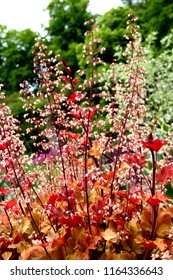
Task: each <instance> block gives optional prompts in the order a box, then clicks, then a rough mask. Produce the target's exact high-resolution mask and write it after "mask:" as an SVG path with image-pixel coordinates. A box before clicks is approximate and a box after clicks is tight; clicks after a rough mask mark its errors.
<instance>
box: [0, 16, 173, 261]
mask: <svg viewBox="0 0 173 280" xmlns="http://www.w3.org/2000/svg"><path fill="white" fill-rule="evenodd" d="M134 21H135V18H130V19H129V21H128V26H129V28H128V29H129V30H130V32H129V35H128V38H129V43H128V45H127V49H126V52H125V56H126V58H127V61H126V64H125V65H124V66H123V69H124V72H123V79H119V80H118V82H117V75H118V71H117V72H114V73H113V75H112V80H111V81H112V86H111V88H110V86H109V85H108V83H107V82H105V83H103V80H102V79H101V77H102V76H103V75H104V73H102V72H99V73H98V72H95V66H96V65H97V64H100V63H102V61H101V60H100V58H99V56H98V51H101V52H102V49H101V48H99V47H98V41H99V40H98V39H97V38H95V37H94V36H95V35H94V34H95V30H96V25H95V24H94V23H93V20H90V21H89V22H88V23H87V24H89V26H90V28H89V31H88V32H87V33H86V36H88V37H89V38H90V41H89V43H88V45H87V46H86V49H85V52H84V55H85V57H86V60H87V62H88V63H89V64H91V68H90V69H91V72H90V75H89V77H88V78H87V77H86V76H85V78H84V79H83V80H82V79H81V77H82V76H83V75H84V74H85V71H83V70H79V71H78V72H77V74H78V75H79V76H78V78H77V77H75V78H74V76H73V73H72V71H71V69H70V67H69V66H68V64H67V62H66V61H65V60H64V59H63V58H60V57H59V56H56V57H54V56H53V54H52V52H50V51H49V50H48V49H47V47H46V46H45V45H44V41H43V40H38V41H37V42H36V44H35V52H34V54H35V58H34V65H35V69H34V71H35V73H36V75H37V83H38V84H39V91H38V92H37V93H34V92H32V91H31V90H30V87H29V84H28V83H27V82H24V83H23V84H22V90H21V99H22V101H23V102H24V109H25V110H26V114H25V117H26V119H27V121H28V122H29V124H30V128H29V129H28V133H31V134H32V137H33V138H34V140H35V146H36V148H37V150H36V153H35V154H34V155H32V156H31V157H29V156H26V155H25V147H24V145H23V142H22V141H21V140H20V134H19V131H18V126H17V121H16V120H15V118H13V117H12V116H11V112H10V110H9V108H8V107H7V106H6V105H5V104H4V103H2V104H1V105H0V106H1V107H0V158H1V163H0V172H1V180H2V182H5V185H6V188H4V187H1V188H0V192H1V194H2V196H3V200H2V201H1V202H0V207H1V208H0V218H1V224H0V233H1V237H0V256H1V259H10V260H11V259H20V260H36V259H37V260H44V259H51V260H53V259H55V260H56V259H68V260H76V259H77V260H90V259H99V260H117V259H118V260H122V259H123V260H129V259H132V260H134V259H137V260H140V259H143V260H146V259H156V260H158V259H159V260H160V259H173V224H172V218H173V211H172V210H173V206H172V202H173V198H172V197H168V196H167V195H166V194H165V192H166V187H167V186H168V185H169V186H170V187H171V189H172V178H173V165H172V161H171V159H170V150H171V140H170V139H169V140H168V139H159V138H155V137H153V134H152V133H151V132H150V129H149V126H148V123H147V122H146V120H145V115H146V111H147V108H146V104H145V94H146V90H145V69H144V63H145V62H144V59H143V50H142V48H141V44H140V38H139V35H138V28H137V26H136V25H135V24H134ZM117 70H118V69H117ZM114 79H115V82H114ZM1 98H3V94H2V93H1ZM43 99H44V100H45V99H46V100H47V102H46V104H44V106H41V107H40V106H38V104H39V103H40V102H42V101H43ZM95 99H97V100H98V99H99V100H100V103H98V104H97V105H95ZM102 101H103V102H102ZM28 167H29V168H28ZM31 167H32V168H31Z"/></svg>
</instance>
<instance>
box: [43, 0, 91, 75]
mask: <svg viewBox="0 0 173 280" xmlns="http://www.w3.org/2000/svg"><path fill="white" fill-rule="evenodd" d="M88 5H89V0H78V1H76V0H52V1H51V2H50V4H49V5H48V7H47V9H48V11H49V16H50V20H49V26H48V28H47V35H48V39H49V45H50V49H51V50H53V51H54V52H55V53H56V54H57V53H60V54H61V55H62V56H63V58H65V59H66V60H68V64H69V66H70V67H72V68H73V70H77V69H78V64H77V58H76V45H77V44H79V43H82V42H84V38H85V36H84V33H85V32H86V30H87V27H86V26H85V25H84V22H85V21H88V20H89V19H90V18H91V17H92V15H91V13H90V12H88V11H87V8H88Z"/></svg>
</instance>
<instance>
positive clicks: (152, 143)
mask: <svg viewBox="0 0 173 280" xmlns="http://www.w3.org/2000/svg"><path fill="white" fill-rule="evenodd" d="M167 142H168V140H162V139H155V140H154V139H153V135H152V133H150V134H149V135H148V137H147V139H146V141H142V144H143V147H144V148H149V149H151V150H153V151H155V152H158V151H159V150H160V149H161V148H162V146H163V145H164V144H166V143H167Z"/></svg>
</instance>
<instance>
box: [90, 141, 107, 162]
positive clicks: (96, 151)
mask: <svg viewBox="0 0 173 280" xmlns="http://www.w3.org/2000/svg"><path fill="white" fill-rule="evenodd" d="M104 147H105V143H104V142H103V141H101V140H97V141H95V142H94V143H93V146H92V148H91V149H90V151H89V154H90V156H93V157H95V158H97V159H100V157H101V155H102V153H103V149H104Z"/></svg>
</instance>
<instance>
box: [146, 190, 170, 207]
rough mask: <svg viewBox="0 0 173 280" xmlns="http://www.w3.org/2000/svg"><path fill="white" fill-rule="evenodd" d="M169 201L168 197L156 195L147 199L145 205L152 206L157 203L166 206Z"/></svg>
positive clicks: (160, 194)
mask: <svg viewBox="0 0 173 280" xmlns="http://www.w3.org/2000/svg"><path fill="white" fill-rule="evenodd" d="M169 199H170V197H169V196H167V195H165V194H162V193H157V194H156V195H154V196H153V197H150V198H148V199H147V203H149V204H150V205H151V206H154V205H156V204H159V203H164V204H166V205H167V204H168V200H169Z"/></svg>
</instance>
